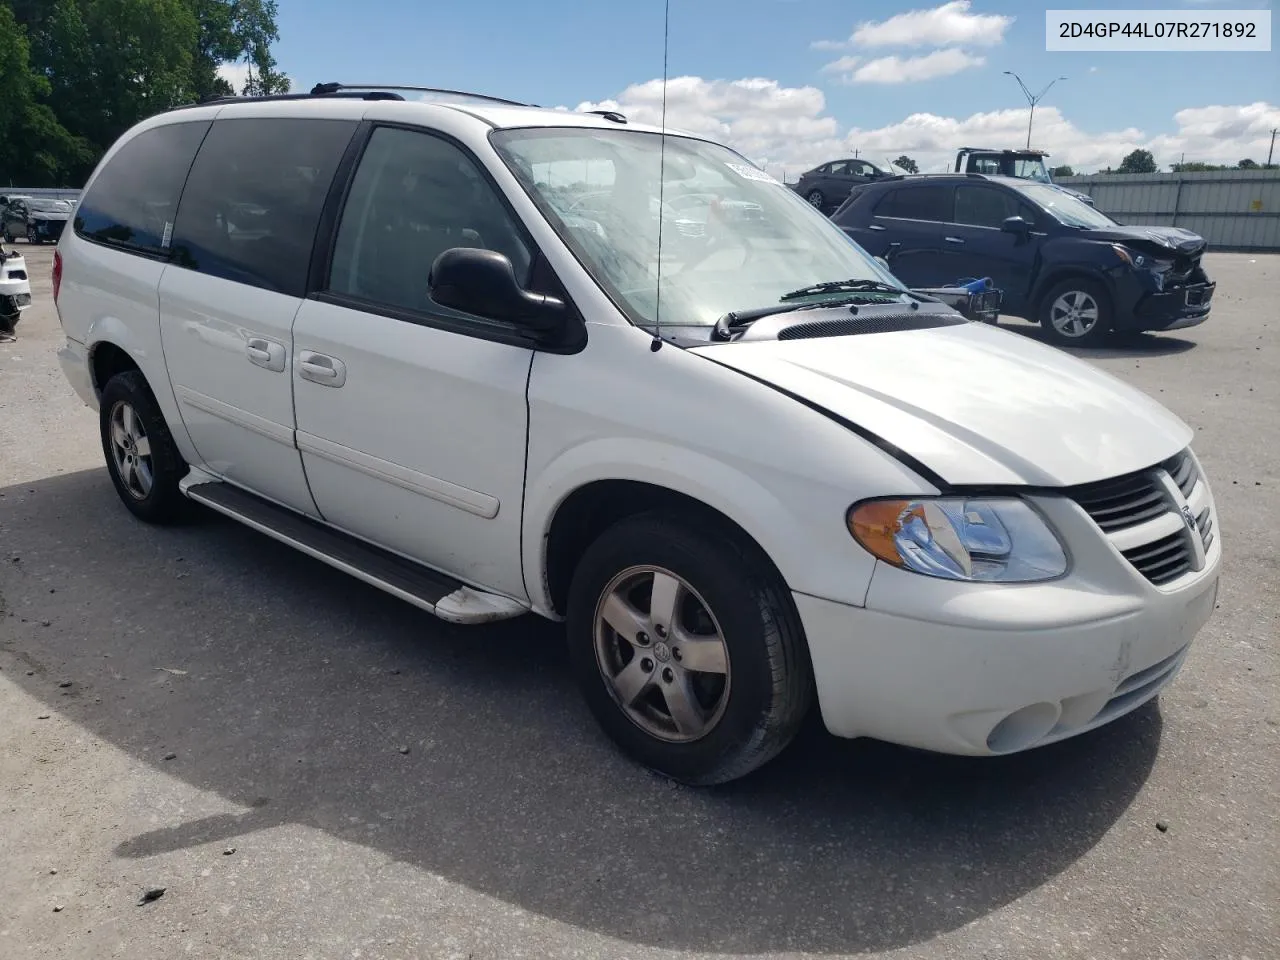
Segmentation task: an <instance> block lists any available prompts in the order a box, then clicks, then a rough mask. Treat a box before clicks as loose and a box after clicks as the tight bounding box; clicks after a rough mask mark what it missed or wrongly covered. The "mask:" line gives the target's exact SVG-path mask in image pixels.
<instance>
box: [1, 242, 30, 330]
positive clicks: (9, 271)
mask: <svg viewBox="0 0 1280 960" xmlns="http://www.w3.org/2000/svg"><path fill="white" fill-rule="evenodd" d="M30 306H31V280H30V278H29V277H28V276H27V261H26V259H25V258H24V257H23V256H22V254H20V253H18V252H17V251H16V250H6V249H5V248H4V246H3V245H2V244H0V334H12V333H13V331H14V329H15V328H16V327H17V326H18V321H19V320H21V319H22V311H23V310H26V309H27V308H28V307H30Z"/></svg>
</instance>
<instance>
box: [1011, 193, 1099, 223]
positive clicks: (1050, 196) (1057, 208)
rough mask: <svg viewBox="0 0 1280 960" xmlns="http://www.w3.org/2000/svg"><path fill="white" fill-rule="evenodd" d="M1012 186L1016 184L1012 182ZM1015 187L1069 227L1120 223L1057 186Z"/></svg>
mask: <svg viewBox="0 0 1280 960" xmlns="http://www.w3.org/2000/svg"><path fill="white" fill-rule="evenodd" d="M1010 186H1015V185H1013V184H1010ZM1015 189H1017V190H1020V191H1021V192H1022V193H1023V194H1025V195H1026V197H1027V198H1028V199H1029V200H1031V201H1033V202H1034V203H1035V204H1036V205H1037V206H1038V207H1040V208H1041V209H1042V210H1047V211H1048V212H1049V214H1050V215H1051V216H1053V217H1054V218H1055V219H1057V220H1059V221H1061V222H1062V223H1065V224H1066V225H1067V226H1069V227H1080V228H1081V229H1084V230H1106V229H1108V228H1110V227H1116V226H1119V224H1118V223H1117V222H1116V221H1115V220H1112V219H1111V218H1110V217H1108V216H1107V215H1106V214H1105V213H1103V212H1102V211H1101V210H1097V209H1095V208H1093V207H1091V206H1089V205H1088V204H1087V203H1084V202H1083V201H1081V200H1077V199H1076V198H1075V197H1073V196H1072V195H1071V194H1069V193H1065V192H1063V191H1062V190H1060V189H1058V188H1057V187H1051V186H1046V185H1044V184H1039V183H1019V184H1017V185H1016V186H1015Z"/></svg>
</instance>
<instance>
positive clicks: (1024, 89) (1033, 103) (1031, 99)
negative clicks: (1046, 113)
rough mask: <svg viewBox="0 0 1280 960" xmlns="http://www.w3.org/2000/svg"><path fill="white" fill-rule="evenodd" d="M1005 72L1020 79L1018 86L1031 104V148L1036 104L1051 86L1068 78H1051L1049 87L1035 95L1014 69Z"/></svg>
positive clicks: (1028, 121)
mask: <svg viewBox="0 0 1280 960" xmlns="http://www.w3.org/2000/svg"><path fill="white" fill-rule="evenodd" d="M1005 73H1006V74H1008V75H1009V76H1011V77H1013V79H1015V80H1017V81H1018V86H1020V87H1021V88H1022V92H1023V93H1024V94H1025V95H1026V97H1027V103H1029V104H1031V115H1030V116H1029V117H1027V149H1028V150H1030V149H1031V122H1032V121H1033V120H1035V118H1036V104H1037V103H1039V102H1040V101H1041V100H1042V99H1044V95H1045V94H1046V93H1048V92H1049V87H1052V86H1053V85H1054V84H1055V83H1057V82H1058V80H1065V79H1067V78H1066V77H1058V78H1057V79H1055V80H1050V81H1049V87H1045V88H1044V89H1043V90H1041V91H1040V92H1039V93H1037V94H1036V95H1035V96H1034V97H1033V96H1032V95H1031V91H1030V90H1028V89H1027V85H1026V84H1025V83H1023V82H1022V78H1021V77H1020V76H1018V75H1017V74H1016V73H1014V72H1013V71H1012V70H1006V71H1005Z"/></svg>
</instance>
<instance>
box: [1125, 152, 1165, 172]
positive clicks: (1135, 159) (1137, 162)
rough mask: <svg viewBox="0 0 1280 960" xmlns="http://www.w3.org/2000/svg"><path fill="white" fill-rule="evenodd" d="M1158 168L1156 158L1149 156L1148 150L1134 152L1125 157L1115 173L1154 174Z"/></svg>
mask: <svg viewBox="0 0 1280 960" xmlns="http://www.w3.org/2000/svg"><path fill="white" fill-rule="evenodd" d="M1159 169H1160V168H1159V167H1157V166H1156V158H1155V157H1153V156H1152V155H1151V151H1150V150H1134V151H1133V152H1132V153H1130V154H1129V155H1128V156H1127V157H1125V158H1124V159H1123V160H1121V161H1120V169H1119V170H1117V171H1116V172H1117V173H1155V172H1156V171H1157V170H1159Z"/></svg>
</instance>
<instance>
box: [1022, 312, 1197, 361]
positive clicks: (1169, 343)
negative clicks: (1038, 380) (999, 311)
mask: <svg viewBox="0 0 1280 960" xmlns="http://www.w3.org/2000/svg"><path fill="white" fill-rule="evenodd" d="M1000 326H1001V328H1002V329H1005V330H1010V331H1012V332H1014V333H1018V334H1021V335H1022V336H1024V337H1026V338H1028V339H1029V340H1038V341H1040V342H1041V343H1046V344H1047V343H1049V339H1048V337H1046V336H1045V335H1044V330H1043V328H1042V327H1041V326H1040V325H1039V324H1036V323H1029V322H1027V321H1025V320H1021V319H1019V318H1017V317H1001V318H1000ZM1053 346H1056V344H1053ZM1195 347H1196V343H1195V341H1194V340H1183V339H1182V338H1181V337H1176V336H1174V335H1172V334H1168V333H1126V334H1117V335H1116V336H1115V337H1113V338H1112V339H1111V340H1110V341H1108V343H1107V345H1106V346H1102V347H1062V348H1060V349H1064V350H1066V352H1068V353H1071V354H1074V355H1075V356H1077V357H1086V358H1094V359H1098V360H1103V359H1106V358H1107V357H1117V358H1121V359H1123V358H1126V357H1129V358H1134V359H1138V360H1142V359H1146V358H1147V357H1172V356H1177V355H1178V354H1180V353H1186V352H1187V351H1188V350H1193V349H1195Z"/></svg>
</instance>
